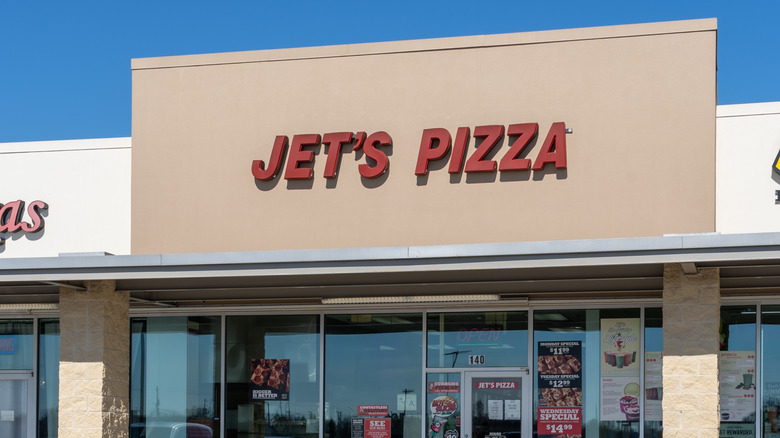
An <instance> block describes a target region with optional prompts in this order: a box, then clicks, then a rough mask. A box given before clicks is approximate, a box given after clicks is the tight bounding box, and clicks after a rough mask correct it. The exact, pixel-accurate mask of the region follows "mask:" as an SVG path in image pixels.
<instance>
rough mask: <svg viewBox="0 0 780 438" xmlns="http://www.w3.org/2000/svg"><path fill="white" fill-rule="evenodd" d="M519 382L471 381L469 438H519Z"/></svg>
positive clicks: (498, 379)
mask: <svg viewBox="0 0 780 438" xmlns="http://www.w3.org/2000/svg"><path fill="white" fill-rule="evenodd" d="M522 382H523V379H522V378H521V377H474V378H473V380H472V384H471V385H470V386H471V388H469V391H471V436H473V437H490V436H496V435H498V436H503V437H506V438H521V437H522V430H523V429H522V412H523V411H522V399H523V396H522V394H523V391H522V389H523V388H522ZM496 383H501V385H496ZM445 438H446V437H445Z"/></svg>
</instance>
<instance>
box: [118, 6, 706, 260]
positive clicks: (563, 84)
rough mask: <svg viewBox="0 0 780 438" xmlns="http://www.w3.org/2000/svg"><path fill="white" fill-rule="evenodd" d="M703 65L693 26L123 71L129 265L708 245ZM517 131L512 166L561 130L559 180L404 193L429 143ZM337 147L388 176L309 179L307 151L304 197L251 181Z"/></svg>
mask: <svg viewBox="0 0 780 438" xmlns="http://www.w3.org/2000/svg"><path fill="white" fill-rule="evenodd" d="M715 56H716V23H715V20H696V21H683V22H670V23H656V24H643V25H630V26H614V27H604V28H590V29H574V30H562V31H549V32H533V33H521V34H508V35H493V36H479V37H464V38H450V39H436V40H423V41H406V42H393V43H377V44H361V45H350V46H337V47H317V48H304V49H288V50H273V51H258V52H243V53H227V54H212V55H195V56H182V57H171V58H152V59H139V60H134V61H133V132H132V135H133V163H132V164H133V170H132V171H133V176H132V252H133V253H137V254H138V253H170V252H206V251H244V250H273V249H309V248H312V249H313V248H349V247H377V246H379V247H381V246H406V245H437V244H459V243H489V242H508V241H534V240H563V239H591V238H610V237H631V236H659V235H663V234H671V233H698V232H712V231H714V230H715V107H716V79H715V73H716V65H715ZM529 122H537V123H539V137H538V141H537V142H536V144H535V145H533V148H532V149H531V150H530V153H528V154H527V157H528V158H530V159H534V158H535V157H536V156H537V154H538V153H539V150H540V149H541V148H542V143H543V141H544V139H545V137H546V135H547V132H548V130H549V129H550V127H551V125H552V124H553V123H554V122H564V123H565V124H566V127H567V128H571V129H572V133H570V134H566V148H567V168H566V169H555V168H554V167H553V166H552V165H548V166H547V167H546V168H545V169H544V170H541V171H532V170H523V171H512V172H493V173H482V174H468V175H467V174H465V173H459V174H454V175H451V174H449V173H448V172H447V162H439V163H434V164H433V165H432V166H431V169H438V170H431V171H430V172H429V174H428V176H427V177H420V176H416V175H415V164H416V161H417V156H418V151H419V148H420V141H421V136H422V133H423V131H424V130H425V129H427V128H445V129H447V130H449V132H450V133H451V135H452V136H453V139H454V137H455V134H456V131H457V129H458V127H469V128H471V131H472V134H473V130H474V127H476V126H480V125H503V126H504V127H505V128H506V126H507V125H510V124H516V123H529ZM340 131H348V132H357V131H366V132H367V133H369V134H371V133H373V132H377V131H385V132H387V133H388V134H389V135H390V136H391V137H392V142H393V144H392V155H391V156H390V157H389V163H390V164H389V170H388V172H387V173H386V174H385V175H384V176H383V177H380V178H378V179H373V180H366V179H362V178H361V176H360V175H359V173H358V165H359V164H362V163H364V162H365V160H366V159H365V157H364V156H363V155H362V154H359V153H358V154H355V153H344V154H343V155H342V158H341V165H340V171H339V174H338V178H336V179H334V180H328V179H325V178H324V177H323V172H324V168H325V163H326V154H325V147H324V146H320V147H319V148H317V149H316V150H317V155H316V156H315V161H314V164H313V172H314V177H313V179H311V180H304V181H300V180H298V181H288V180H285V179H284V178H283V176H284V172H283V171H282V174H280V175H279V176H277V178H276V179H274V180H272V181H267V182H259V181H256V180H255V179H254V178H253V176H252V173H251V172H250V167H251V164H252V161H253V160H258V159H262V160H264V161H266V162H267V161H268V160H269V157H270V155H271V148H272V146H273V143H274V138H275V137H276V136H277V135H286V136H288V137H289V138H290V139H292V137H293V136H294V135H296V134H320V135H322V134H325V133H329V132H340ZM474 149H475V148H474V140H473V138H472V140H471V142H470V144H469V152H468V154H467V156H468V155H471V153H472V152H473V151H474ZM507 149H508V146H507V141H506V139H504V140H502V143H501V149H499V151H498V153H497V154H496V157H495V159H496V160H500V159H501V157H503V155H504V153H505V152H506V151H507ZM287 155H288V156H289V153H288V154H287Z"/></svg>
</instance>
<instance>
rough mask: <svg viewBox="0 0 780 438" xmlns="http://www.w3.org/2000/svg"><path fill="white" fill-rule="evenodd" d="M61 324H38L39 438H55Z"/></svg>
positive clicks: (44, 321) (54, 320) (40, 322)
mask: <svg viewBox="0 0 780 438" xmlns="http://www.w3.org/2000/svg"><path fill="white" fill-rule="evenodd" d="M59 370H60V322H59V320H56V319H42V320H40V321H39V323H38V437H39V438H55V437H56V436H57V419H58V412H59V393H60V392H59V383H60V376H59Z"/></svg>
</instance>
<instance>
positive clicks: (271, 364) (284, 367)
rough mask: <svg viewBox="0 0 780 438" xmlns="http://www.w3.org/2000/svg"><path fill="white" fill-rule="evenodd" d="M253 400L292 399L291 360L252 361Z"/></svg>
mask: <svg viewBox="0 0 780 438" xmlns="http://www.w3.org/2000/svg"><path fill="white" fill-rule="evenodd" d="M250 370H251V373H252V374H251V377H250V381H251V382H252V383H251V386H252V389H251V391H250V392H251V399H252V400H288V399H289V398H290V359H252V364H251V367H250Z"/></svg>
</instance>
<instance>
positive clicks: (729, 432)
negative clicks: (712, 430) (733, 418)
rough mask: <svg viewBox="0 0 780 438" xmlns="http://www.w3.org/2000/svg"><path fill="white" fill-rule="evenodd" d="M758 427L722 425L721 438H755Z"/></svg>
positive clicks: (770, 437)
mask: <svg viewBox="0 0 780 438" xmlns="http://www.w3.org/2000/svg"><path fill="white" fill-rule="evenodd" d="M755 429H756V425H755V424H754V423H750V424H746V423H741V424H740V423H722V424H721V425H720V434H719V435H718V437H719V438H754V437H755V436H756V432H755ZM764 437H765V438H772V435H765V436H764Z"/></svg>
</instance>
